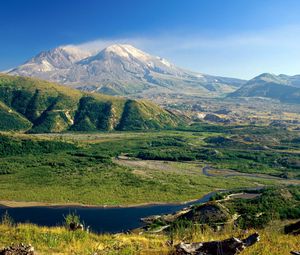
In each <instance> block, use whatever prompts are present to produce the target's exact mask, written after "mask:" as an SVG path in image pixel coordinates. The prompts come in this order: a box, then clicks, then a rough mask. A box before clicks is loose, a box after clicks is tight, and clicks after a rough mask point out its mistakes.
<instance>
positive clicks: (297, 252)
mask: <svg viewBox="0 0 300 255" xmlns="http://www.w3.org/2000/svg"><path fill="white" fill-rule="evenodd" d="M291 254H294V255H300V251H291Z"/></svg>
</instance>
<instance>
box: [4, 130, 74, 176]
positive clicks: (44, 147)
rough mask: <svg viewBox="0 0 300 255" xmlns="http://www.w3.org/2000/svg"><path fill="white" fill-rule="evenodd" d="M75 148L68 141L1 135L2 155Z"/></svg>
mask: <svg viewBox="0 0 300 255" xmlns="http://www.w3.org/2000/svg"><path fill="white" fill-rule="evenodd" d="M75 148H76V147H75V145H74V144H72V143H67V142H61V141H47V140H30V139H18V138H11V137H9V136H6V135H0V156H2V157H3V156H10V155H22V154H42V153H53V152H59V151H65V150H74V149H75ZM0 171H1V170H0Z"/></svg>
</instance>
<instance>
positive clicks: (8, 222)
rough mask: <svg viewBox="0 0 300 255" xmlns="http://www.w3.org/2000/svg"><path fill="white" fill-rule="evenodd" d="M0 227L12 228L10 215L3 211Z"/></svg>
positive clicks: (12, 222)
mask: <svg viewBox="0 0 300 255" xmlns="http://www.w3.org/2000/svg"><path fill="white" fill-rule="evenodd" d="M1 225H4V226H8V227H13V226H14V220H13V218H12V217H10V215H9V214H8V211H5V212H4V213H3V215H2V217H1Z"/></svg>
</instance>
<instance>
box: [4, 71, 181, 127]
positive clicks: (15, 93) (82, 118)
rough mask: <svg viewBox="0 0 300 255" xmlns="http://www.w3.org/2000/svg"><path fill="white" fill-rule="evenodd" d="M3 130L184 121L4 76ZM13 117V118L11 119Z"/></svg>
mask: <svg viewBox="0 0 300 255" xmlns="http://www.w3.org/2000/svg"><path fill="white" fill-rule="evenodd" d="M0 114H2V115H3V116H4V115H5V116H6V117H5V118H6V119H7V118H10V119H13V118H14V119H16V121H18V123H19V124H15V125H13V127H11V125H10V126H9V125H8V124H5V123H7V121H6V122H4V120H3V119H0V130H13V129H19V130H22V129H30V130H29V132H38V133H42V132H62V131H65V130H74V131H93V130H114V129H116V130H137V129H143V130H144V129H153V128H166V127H174V126H176V125H178V124H179V123H180V121H181V120H180V118H179V117H178V116H176V115H174V114H172V113H170V112H168V111H166V110H164V109H162V108H160V107H158V106H156V105H154V104H152V103H150V102H147V101H134V100H126V99H123V98H118V97H111V96H106V95H101V94H95V93H94V94H90V93H85V92H80V91H78V90H74V89H71V88H67V87H64V86H60V85H58V84H54V83H51V82H47V81H42V80H38V79H33V78H26V77H17V76H9V75H3V74H1V75H0ZM10 115H11V116H10Z"/></svg>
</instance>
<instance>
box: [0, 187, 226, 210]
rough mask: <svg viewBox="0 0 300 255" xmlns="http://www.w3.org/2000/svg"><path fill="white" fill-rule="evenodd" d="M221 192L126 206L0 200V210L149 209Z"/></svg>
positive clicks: (190, 201) (173, 204)
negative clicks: (41, 208) (68, 208)
mask: <svg viewBox="0 0 300 255" xmlns="http://www.w3.org/2000/svg"><path fill="white" fill-rule="evenodd" d="M218 191H223V190H222V189H220V190H215V191H212V192H209V193H206V194H204V195H202V196H201V197H200V198H197V199H192V200H188V201H183V202H169V203H168V202H148V203H139V204H128V205H93V204H90V205H89V204H81V203H51V202H35V201H14V200H0V209H1V208H26V207H54V208H62V207H78V208H99V209H100V208H103V209H105V208H107V209H113V208H116V209H117V208H134V207H149V206H164V205H165V206H176V205H185V204H190V203H194V202H197V201H199V200H201V199H203V198H204V197H206V196H209V195H211V194H212V193H215V192H218Z"/></svg>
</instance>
